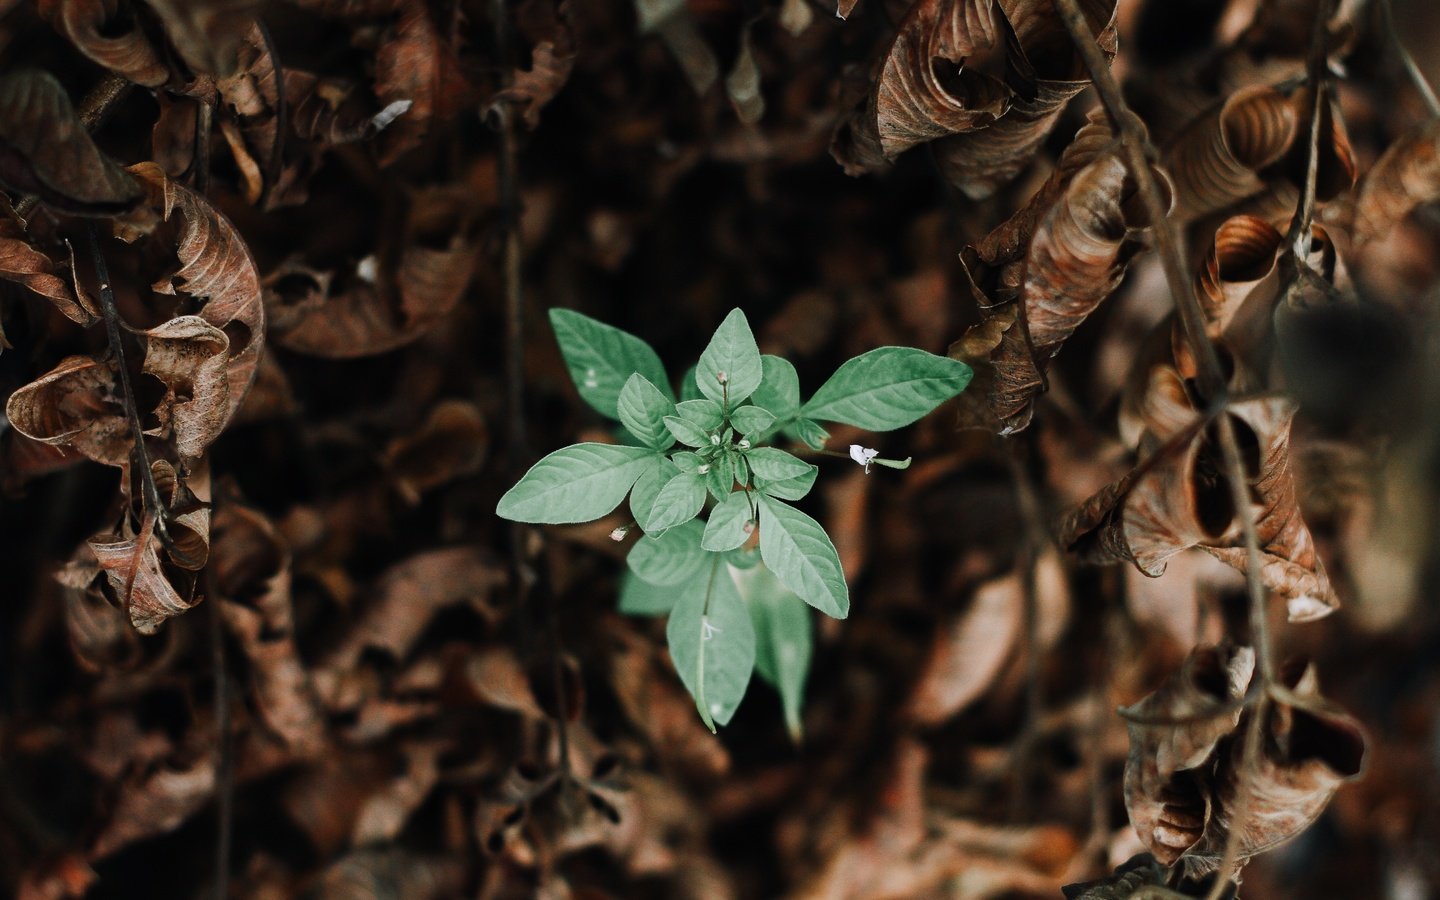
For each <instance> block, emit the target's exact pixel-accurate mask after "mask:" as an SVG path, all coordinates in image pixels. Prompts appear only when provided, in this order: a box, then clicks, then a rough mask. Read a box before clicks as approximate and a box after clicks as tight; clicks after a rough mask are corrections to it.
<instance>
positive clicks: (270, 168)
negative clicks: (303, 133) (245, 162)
mask: <svg viewBox="0 0 1440 900" xmlns="http://www.w3.org/2000/svg"><path fill="white" fill-rule="evenodd" d="M255 27H256V28H257V29H258V30H259V31H260V39H261V40H262V41H264V43H265V54H266V55H267V56H269V57H270V68H271V69H272V70H273V71H274V73H275V143H273V144H272V145H271V146H270V158H269V159H267V160H266V161H265V185H264V187H263V188H261V190H260V207H261V208H262V209H263V208H264V207H265V201H266V200H268V199H269V197H270V192H271V191H272V190H273V189H274V188H275V185H276V184H277V183H279V181H280V171H281V168H282V167H283V166H284V163H285V132H286V131H288V130H289V128H290V115H289V110H288V108H287V107H286V101H285V69H284V67H283V66H282V65H281V63H280V51H279V50H277V49H276V48H275V38H274V37H272V36H271V34H270V29H269V28H267V27H266V25H265V22H264V20H262V19H259V18H257V19H256V20H255Z"/></svg>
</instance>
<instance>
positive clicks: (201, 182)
mask: <svg viewBox="0 0 1440 900" xmlns="http://www.w3.org/2000/svg"><path fill="white" fill-rule="evenodd" d="M214 130H215V94H214V92H213V91H211V92H210V93H209V94H208V95H207V96H205V97H202V98H201V99H200V114H199V115H197V116H196V117H195V168H194V174H195V193H197V194H199V195H200V196H202V197H203V196H205V195H206V194H207V193H209V191H210V135H211V133H212V132H213V131H214Z"/></svg>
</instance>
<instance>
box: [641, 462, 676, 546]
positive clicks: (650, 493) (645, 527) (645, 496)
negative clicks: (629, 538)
mask: <svg viewBox="0 0 1440 900" xmlns="http://www.w3.org/2000/svg"><path fill="white" fill-rule="evenodd" d="M679 471H680V470H679V469H677V468H676V467H675V464H674V463H672V462H671V461H670V460H668V459H666V458H665V457H663V456H658V457H656V458H655V461H654V464H653V465H651V466H650V467H649V468H647V469H646V470H645V471H644V472H641V473H640V477H639V478H638V479H636V480H635V488H634V489H633V490H632V491H630V515H631V516H633V517H634V518H635V524H636V525H639V526H640V530H641V531H650V512H651V510H652V509H654V508H655V497H656V495H658V494H659V493H660V488H662V487H664V486H665V484H666V482H668V481H669V480H670V479H671V478H674V477H675V474H676V473H677V472H679Z"/></svg>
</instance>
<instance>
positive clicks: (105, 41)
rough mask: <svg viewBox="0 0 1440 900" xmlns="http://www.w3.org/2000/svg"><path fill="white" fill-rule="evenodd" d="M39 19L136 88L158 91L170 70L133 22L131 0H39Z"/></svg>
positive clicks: (137, 25) (168, 75) (137, 23)
mask: <svg viewBox="0 0 1440 900" xmlns="http://www.w3.org/2000/svg"><path fill="white" fill-rule="evenodd" d="M38 3H39V8H40V15H42V16H44V17H45V18H47V19H49V20H50V22H51V23H52V24H53V25H54V26H55V28H56V30H57V31H59V32H60V33H61V34H63V35H65V37H67V38H69V39H70V42H71V43H72V44H74V45H75V47H76V49H78V50H79V51H80V52H81V53H83V54H85V55H86V56H88V57H90V59H91V60H93V61H94V62H96V63H98V64H100V65H102V66H104V67H105V68H107V69H109V70H110V71H112V72H118V73H119V74H121V75H124V76H125V77H126V78H128V79H130V80H131V81H133V82H135V83H136V84H140V85H144V86H145V87H150V88H154V87H159V86H160V85H162V84H164V83H165V82H166V81H168V80H169V78H170V69H169V67H168V66H166V65H165V64H164V63H163V62H162V61H161V59H160V54H159V53H158V52H157V51H156V50H155V48H154V47H153V46H152V45H151V44H150V41H149V39H148V38H146V37H145V33H144V31H142V30H141V28H140V23H139V22H138V21H137V20H136V18H135V11H134V6H133V3H134V0H38Z"/></svg>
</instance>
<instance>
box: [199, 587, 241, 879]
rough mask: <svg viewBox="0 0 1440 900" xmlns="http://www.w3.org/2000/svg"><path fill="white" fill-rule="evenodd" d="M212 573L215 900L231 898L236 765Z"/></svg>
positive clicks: (226, 676)
mask: <svg viewBox="0 0 1440 900" xmlns="http://www.w3.org/2000/svg"><path fill="white" fill-rule="evenodd" d="M211 572H212V569H211V568H210V567H206V569H205V575H204V578H205V580H206V582H207V584H208V585H209V587H210V590H208V591H207V592H206V593H207V594H209V599H210V604H209V605H210V665H211V668H213V669H214V670H215V694H214V699H213V702H214V704H215V757H216V758H215V786H216V796H217V801H218V802H217V807H218V808H217V811H216V815H217V816H218V817H219V825H218V828H217V829H216V835H215V900H225V898H226V897H227V896H229V894H230V847H231V844H232V843H233V841H232V834H233V832H234V828H235V809H234V807H235V765H234V760H233V757H232V748H231V745H230V679H229V674H228V672H227V671H226V668H225V667H226V661H225V633H224V630H223V629H222V628H221V622H220V615H221V614H220V598H219V597H217V596H216V595H215V590H214V578H213V577H212V576H211Z"/></svg>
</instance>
